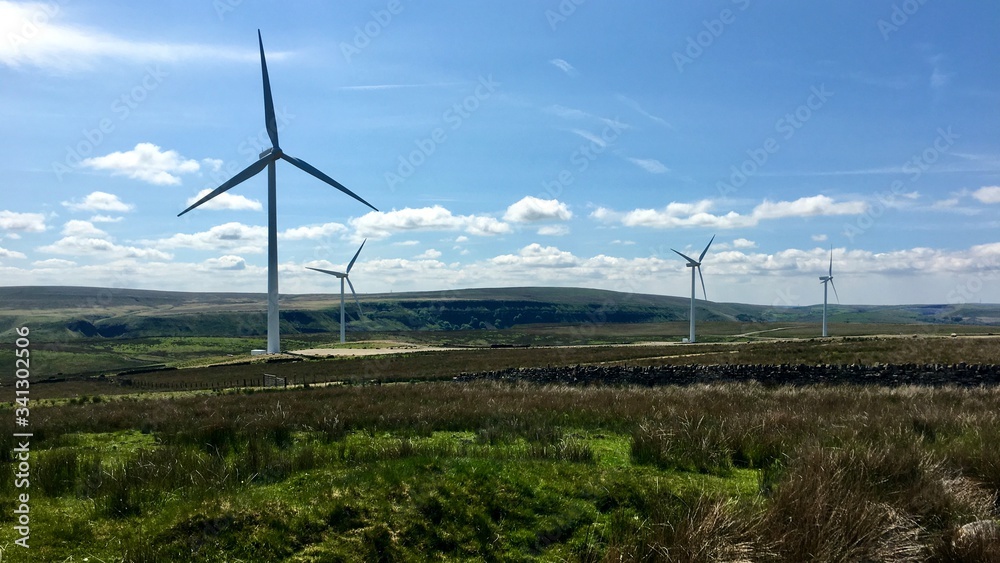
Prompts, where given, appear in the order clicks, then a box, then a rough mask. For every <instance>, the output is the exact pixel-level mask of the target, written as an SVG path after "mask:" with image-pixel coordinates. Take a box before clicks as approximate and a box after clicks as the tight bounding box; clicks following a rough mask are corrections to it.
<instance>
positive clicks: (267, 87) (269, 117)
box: [257, 29, 278, 148]
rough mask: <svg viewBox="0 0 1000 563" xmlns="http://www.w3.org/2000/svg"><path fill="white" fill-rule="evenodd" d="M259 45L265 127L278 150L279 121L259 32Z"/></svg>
mask: <svg viewBox="0 0 1000 563" xmlns="http://www.w3.org/2000/svg"><path fill="white" fill-rule="evenodd" d="M257 43H258V44H259V45H260V73H261V75H263V77H264V126H265V127H266V128H267V136H268V137H270V138H271V146H272V147H274V148H278V120H277V119H275V118H274V100H273V99H272V98H271V80H270V79H269V78H268V77H267V61H266V60H264V40H263V39H261V37H260V30H259V29H258V30H257Z"/></svg>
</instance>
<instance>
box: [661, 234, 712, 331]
mask: <svg viewBox="0 0 1000 563" xmlns="http://www.w3.org/2000/svg"><path fill="white" fill-rule="evenodd" d="M714 240H715V235H712V239H711V240H710V241H708V245H707V246H706V247H705V250H702V251H701V256H699V257H698V259H697V260H695V259H693V258H691V257H689V256H685V255H684V254H681V253H680V252H677V251H676V250H674V249H673V248H671V249H670V250H674V252H677V254H680V256H681V258H683V259H685V260H687V267H688V268H691V334H690V336H689V337H688V342H694V341H695V339H694V300H695V293H694V290H695V284H694V271H695V270H698V277H699V278H700V279H701V294H702V295H704V296H705V301H708V292H706V291H705V278H704V277H703V276H702V275H701V261H702V260H704V259H705V253H706V252H708V247H709V246H712V241H714Z"/></svg>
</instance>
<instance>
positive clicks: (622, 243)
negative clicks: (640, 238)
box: [611, 239, 635, 246]
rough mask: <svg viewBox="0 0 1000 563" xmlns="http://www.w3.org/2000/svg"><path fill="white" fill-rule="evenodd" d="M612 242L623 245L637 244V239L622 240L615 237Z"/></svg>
mask: <svg viewBox="0 0 1000 563" xmlns="http://www.w3.org/2000/svg"><path fill="white" fill-rule="evenodd" d="M611 244H620V245H623V246H634V245H635V241H634V240H620V239H615V240H613V241H611Z"/></svg>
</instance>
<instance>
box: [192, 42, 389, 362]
mask: <svg viewBox="0 0 1000 563" xmlns="http://www.w3.org/2000/svg"><path fill="white" fill-rule="evenodd" d="M257 43H258V45H259V46H260V71H261V74H262V75H263V78H264V124H265V127H266V128H267V136H268V137H270V138H271V148H269V149H267V150H265V151H264V152H262V153H260V157H259V160H257V162H254V163H253V164H251V165H250V166H247V167H246V168H245V169H243V171H242V172H240V173H239V174H237V175H235V176H233V177H232V178H230V179H229V180H227V181H226V183H224V184H222V185H221V186H219V187H218V188H215V190H214V191H212V192H211V193H209V194H208V195H206V196H205V197H203V198H201V199H199V200H198V201H197V202H195V203H194V204H192V205H191V206H190V207H188V208H187V209H185V210H184V211H181V212H180V213H179V214H178V215H177V216H178V217H180V216H181V215H184V214H185V213H187V212H188V211H191V210H192V209H194V208H195V207H198V206H199V205H201V204H203V203H205V202H206V201H209V200H211V199H212V198H214V197H215V196H217V195H219V194H221V193H223V192H225V191H226V190H228V189H230V188H232V187H234V186H237V185H239V184H240V183H242V182H243V181H245V180H248V179H250V178H252V177H253V176H255V175H257V173H258V172H260V171H261V170H263V169H264V167H267V353H268V354H277V353H279V352H281V337H280V335H279V332H278V218H277V217H278V215H277V208H276V206H275V200H276V199H277V195H276V193H277V192H276V189H275V183H276V181H275V163H276V162H278V159H284V160H286V161H288V162H289V163H291V165H292V166H294V167H296V168H298V169H299V170H302V171H304V172H306V173H307V174H309V175H311V176H314V177H316V178H318V179H320V180H322V181H324V182H326V183H327V184H329V185H331V186H333V187H335V188H337V189H338V190H340V191H342V192H344V193H345V194H347V195H349V196H351V197H353V198H354V199H356V200H358V201H360V202H361V203H363V204H365V205H367V206H368V207H371V208H372V209H375V207H374V206H373V205H372V204H370V203H368V202H367V201H365V200H363V199H361V198H360V197H359V196H358V195H357V194H355V193H354V192H352V191H351V190H349V189H347V188H345V187H344V186H343V185H341V184H340V183H339V182H337V181H336V180H334V179H333V178H331V177H329V176H327V175H326V174H324V173H322V172H320V171H319V170H317V169H316V168H313V167H312V166H311V165H310V164H309V163H307V162H306V161H304V160H301V159H298V158H295V157H293V156H291V155H288V154H285V153H284V152H282V150H281V148H280V147H279V146H278V124H277V121H276V119H275V116H274V101H273V100H272V99H271V82H270V80H269V79H268V77H267V62H266V61H265V60H264V40H263V39H261V36H260V30H259V29H258V30H257ZM375 211H378V210H377V209H375Z"/></svg>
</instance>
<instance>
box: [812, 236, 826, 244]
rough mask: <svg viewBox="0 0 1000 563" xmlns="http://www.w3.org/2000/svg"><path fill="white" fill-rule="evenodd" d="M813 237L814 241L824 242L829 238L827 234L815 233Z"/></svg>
mask: <svg viewBox="0 0 1000 563" xmlns="http://www.w3.org/2000/svg"><path fill="white" fill-rule="evenodd" d="M811 238H812V239H813V240H814V241H816V242H823V241H825V240H826V239H827V236H826V235H813V236H812V237H811Z"/></svg>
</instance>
